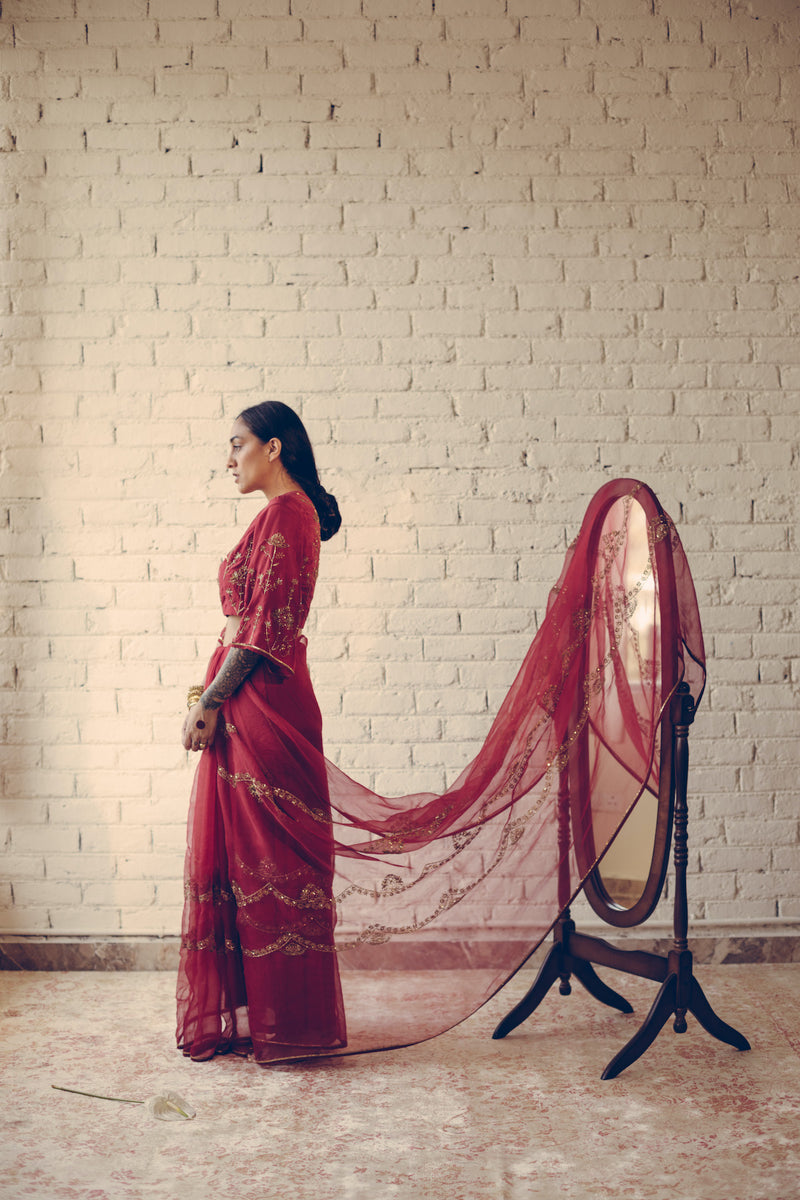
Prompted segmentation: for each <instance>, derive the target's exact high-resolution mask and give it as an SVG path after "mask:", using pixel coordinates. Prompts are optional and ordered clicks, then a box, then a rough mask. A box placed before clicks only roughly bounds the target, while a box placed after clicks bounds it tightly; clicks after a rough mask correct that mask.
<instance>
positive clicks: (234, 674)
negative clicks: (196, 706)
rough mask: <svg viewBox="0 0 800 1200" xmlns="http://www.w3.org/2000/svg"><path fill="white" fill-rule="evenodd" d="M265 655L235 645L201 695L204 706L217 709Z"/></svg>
mask: <svg viewBox="0 0 800 1200" xmlns="http://www.w3.org/2000/svg"><path fill="white" fill-rule="evenodd" d="M259 661H263V655H262V654H258V653H257V652H256V651H255V650H242V649H241V648H240V647H239V646H234V648H233V649H232V650H230V651H229V653H228V657H227V658H226V659H225V662H224V663H223V664H222V666H221V667H220V669H219V671H218V672H217V674H216V676H215V677H214V679H213V680H212V682H211V683H210V684H209V685H208V687H207V688H206V690H205V691H204V692H203V694H202V696H201V697H200V703H201V704H202V706H203V708H206V709H208V708H211V709H217V708H219V707H220V705H222V704H224V703H225V701H226V700H227V699H228V698H229V697H230V696H232V695H233V693H234V692H235V691H236V689H237V688H238V687H240V686H241V684H243V683H244V681H245V679H246V678H247V676H248V675H249V674H250V672H251V671H252V670H253V667H255V665H256V663H257V662H259Z"/></svg>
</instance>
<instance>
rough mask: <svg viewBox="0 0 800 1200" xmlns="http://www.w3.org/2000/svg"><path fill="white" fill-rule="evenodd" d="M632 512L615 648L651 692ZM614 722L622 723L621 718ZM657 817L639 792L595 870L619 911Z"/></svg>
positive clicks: (641, 528) (650, 644)
mask: <svg viewBox="0 0 800 1200" xmlns="http://www.w3.org/2000/svg"><path fill="white" fill-rule="evenodd" d="M635 508H636V513H635V515H634V516H633V518H632V525H631V538H630V542H629V545H630V553H629V555H628V558H627V561H626V564H625V576H624V587H625V591H626V593H627V595H628V597H629V598H630V602H631V611H630V615H629V617H628V620H627V622H626V624H625V629H624V633H623V640H622V645H621V647H620V649H621V653H622V654H623V655H624V657H625V667H626V671H627V674H628V678H629V680H630V682H631V687H632V688H637V687H638V688H641V689H644V690H646V691H647V692H651V689H652V687H653V682H654V681H653V678H652V674H653V665H654V661H655V662H656V664H657V661H658V659H657V656H655V659H654V647H655V646H656V645H657V643H656V637H657V634H658V629H657V620H658V615H657V606H656V596H655V588H654V583H653V571H652V566H651V561H650V544H649V539H648V530H647V521H646V518H645V514H644V510H643V509H642V508H641V506H640V505H638V504H637V505H635ZM656 682H658V681H657V680H656ZM619 718H620V720H621V719H622V714H621V713H620V714H619ZM615 768H616V769H617V770H619V767H618V766H617V765H616V764H614V763H610V762H608V761H607V762H606V764H605V769H606V771H607V772H608V773H609V774H613V772H614V770H615ZM609 783H611V781H610V780H609ZM657 817H658V797H657V796H655V795H653V794H652V793H650V792H645V793H644V794H643V795H642V796H641V797H640V799H639V801H638V803H637V804H636V806H635V807H634V809H633V811H632V812H631V814H630V816H629V817H628V819H627V821H626V822H625V824H624V825H623V827H622V829H621V831H620V833H619V834H618V836H617V838H616V839H615V841H614V843H613V845H612V846H611V848H610V849H609V850H608V852H607V854H606V855H605V857H604V859H603V861H602V863H601V864H600V866H599V867H598V875H599V877H600V881H601V883H602V885H603V888H604V890H605V892H606V894H607V896H608V898H609V900H611V902H612V903H613V904H615V905H617V906H618V907H620V908H632V907H633V906H634V905H635V904H636V902H637V901H638V900H639V898H640V897H641V895H642V892H643V891H644V886H645V884H646V882H647V879H648V876H649V874H650V867H651V864H652V860H653V848H654V845H655V836H656V821H657Z"/></svg>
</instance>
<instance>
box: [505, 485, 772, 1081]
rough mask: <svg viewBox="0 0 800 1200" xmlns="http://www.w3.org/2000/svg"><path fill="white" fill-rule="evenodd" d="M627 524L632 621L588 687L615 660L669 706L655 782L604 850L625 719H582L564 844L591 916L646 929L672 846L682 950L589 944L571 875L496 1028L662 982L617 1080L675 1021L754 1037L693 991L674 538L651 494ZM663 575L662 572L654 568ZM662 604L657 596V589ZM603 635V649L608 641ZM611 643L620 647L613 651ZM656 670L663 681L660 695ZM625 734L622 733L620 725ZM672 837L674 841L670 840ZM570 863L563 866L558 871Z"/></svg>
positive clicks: (562, 793) (685, 692)
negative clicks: (536, 960) (535, 968)
mask: <svg viewBox="0 0 800 1200" xmlns="http://www.w3.org/2000/svg"><path fill="white" fill-rule="evenodd" d="M630 503H632V504H634V505H635V506H636V510H635V511H634V512H633V513H632V514H631V519H630V530H631V534H630V537H629V541H628V552H627V559H626V563H625V576H624V581H623V587H622V593H623V596H624V603H625V606H626V612H625V619H624V621H621V622H620V626H619V628H618V629H615V630H612V631H611V632H608V631H607V632H606V633H605V634H604V633H603V632H602V631H601V633H600V634H599V638H600V642H601V644H596V643H593V642H592V641H587V643H586V645H585V647H584V649H583V651H582V653H583V654H584V655H585V664H584V669H585V676H586V678H587V679H589V678H591V675H592V672H593V671H595V672H596V670H597V664H598V663H602V662H603V660H604V657H605V658H606V659H607V657H608V655H609V654H612V655H613V654H617V655H620V656H622V658H623V659H624V666H625V677H626V681H628V684H629V686H630V688H632V689H636V688H641V689H643V690H644V691H646V692H647V694H648V695H650V694H653V695H658V696H663V697H665V698H666V700H665V703H664V708H663V712H662V713H661V716H660V722H659V726H658V728H659V737H658V740H657V744H656V746H655V749H654V756H653V771H652V778H651V780H649V781H648V782H647V783H646V785H645V787H644V788H643V790H642V793H641V795H640V796H639V798H638V800H637V802H636V804H635V805H634V807H633V808H632V810H631V812H630V814H629V815H628V817H627V819H626V820H625V822H624V824H623V825H622V826H621V828H620V829H619V831H618V832H617V833H616V836H614V838H613V841H612V842H611V844H610V846H608V848H607V849H606V851H605V853H604V854H603V855H602V856H600V855H599V853H598V847H600V848H602V847H606V845H607V843H608V839H609V830H610V825H609V821H610V816H609V812H608V811H607V810H610V809H611V808H612V807H613V804H612V800H613V798H614V796H615V790H616V782H617V780H620V779H621V778H622V777H623V776H624V775H625V772H626V769H627V768H626V764H625V759H624V754H620V752H619V749H618V743H619V742H624V739H622V738H620V739H617V738H616V737H615V736H614V733H615V724H617V723H619V722H622V721H623V720H624V717H623V713H622V710H621V707H620V706H616V707H615V703H614V697H613V695H612V696H611V697H610V698H609V701H608V703H606V705H605V707H604V710H603V720H602V722H598V721H592V720H588V721H586V720H583V721H580V720H578V719H577V718H576V720H575V734H574V738H575V741H576V746H575V752H573V753H571V754H570V756H569V760H568V763H567V764H566V766H565V768H564V770H563V771H562V775H561V779H560V787H559V840H560V844H561V845H562V846H564V847H567V846H572V847H573V848H574V853H575V856H576V858H577V862H578V867H579V870H580V875H581V877H582V878H583V880H584V882H583V892H584V894H585V896H586V898H587V900H588V901H589V903H590V905H591V906H592V908H593V909H594V911H595V913H597V915H598V916H599V917H601V918H602V920H603V921H605V922H606V923H607V924H608V925H609V926H612V927H614V926H616V927H618V928H619V927H632V926H637V925H641V924H642V922H644V921H646V920H647V918H648V917H649V916H650V915H651V914H652V912H653V910H654V909H655V907H656V905H657V903H658V901H659V899H660V898H661V894H662V891H663V889H664V882H665V879H666V875H667V868H668V865H669V855H670V846H671V843H672V842H673V841H674V881H673V900H674V906H673V918H674V943H673V949H672V950H671V951H670V952H669V954H668V955H666V956H664V955H657V954H651V953H648V952H645V951H631V950H623V949H620V948H618V947H615V946H613V945H611V944H609V943H608V942H606V941H604V940H603V939H601V938H596V937H592V936H588V935H585V934H581V933H579V932H578V931H577V930H576V927H575V923H574V921H573V920H572V918H571V916H570V910H569V903H570V898H571V897H570V894H569V888H570V884H569V873H568V871H567V870H566V868H565V870H564V888H563V893H562V894H560V896H559V904H560V906H561V916H560V917H559V919H558V921H557V922H556V924H555V926H554V929H553V945H552V948H551V950H550V952H549V954H548V956H547V958H546V960H545V962H544V965H543V966H542V968H541V970H540V971H539V974H538V976H537V978H536V980H535V982H534V984H533V986H532V987H531V988H530V990H529V991H528V993H527V995H526V996H525V997H524V998H523V999H522V1000H521V1001H520V1002H519V1004H517V1005H516V1007H515V1008H514V1009H513V1010H512V1011H511V1012H510V1013H509V1014H508V1015H507V1016H506V1017H505V1018H504V1019H503V1020H502V1021H501V1022H500V1024H499V1025H498V1027H497V1029H496V1030H495V1032H494V1037H496V1038H501V1037H505V1036H506V1034H508V1033H510V1032H511V1030H512V1029H515V1028H516V1027H517V1026H518V1025H519V1024H521V1022H522V1021H524V1020H525V1019H526V1018H527V1017H529V1016H530V1015H531V1014H532V1013H533V1011H534V1009H535V1008H536V1007H537V1006H538V1004H539V1003H540V1002H541V1000H542V999H543V997H544V996H545V995H546V993H547V992H548V991H549V989H550V988H551V987H552V985H553V984H554V983H555V982H556V981H557V980H558V981H560V983H559V990H560V992H561V993H562V994H568V993H569V991H570V990H571V988H570V977H571V976H572V975H574V976H575V977H576V978H577V979H578V980H579V981H580V982H581V983H582V984H583V986H584V987H585V988H586V989H587V990H588V991H589V992H590V993H591V994H592V995H593V996H595V997H596V998H597V999H598V1000H600V1001H601V1002H602V1003H604V1004H608V1005H610V1006H611V1007H613V1008H616V1009H619V1010H620V1011H621V1012H627V1013H629V1012H632V1011H633V1010H632V1008H631V1006H630V1004H629V1003H628V1002H627V1000H625V999H624V998H623V997H622V996H621V995H619V993H617V992H615V991H614V990H613V989H612V988H610V987H608V985H607V984H606V983H604V982H603V980H601V979H600V977H599V975H598V974H597V972H596V971H595V970H594V967H593V966H592V964H593V963H594V964H597V965H601V966H607V967H613V968H615V969H616V970H619V971H624V972H627V973H629V974H633V975H638V976H643V977H645V978H648V979H652V980H654V981H656V982H658V983H660V984H661V988H660V990H659V992H658V995H657V997H656V999H655V1001H654V1003H653V1005H652V1007H651V1009H650V1012H649V1013H648V1015H647V1017H646V1019H645V1021H644V1023H643V1024H642V1026H641V1027H640V1029H639V1030H638V1032H637V1033H636V1034H635V1035H634V1036H633V1037H632V1038H631V1040H630V1041H629V1042H628V1043H627V1045H625V1046H624V1047H623V1049H622V1050H620V1052H619V1053H618V1054H617V1055H615V1057H614V1058H613V1059H612V1060H611V1062H610V1063H609V1064H608V1066H607V1067H606V1069H605V1071H604V1072H603V1075H602V1078H603V1079H612V1078H614V1077H615V1076H616V1075H619V1073H620V1072H621V1071H623V1070H624V1069H625V1068H626V1067H627V1066H629V1065H630V1064H631V1063H632V1062H635V1061H636V1059H638V1058H639V1057H640V1056H641V1055H642V1054H643V1053H644V1051H645V1050H646V1049H647V1047H648V1046H649V1045H650V1044H651V1043H652V1041H653V1040H654V1039H655V1037H656V1036H657V1034H658V1032H659V1031H660V1029H661V1028H662V1027H663V1026H664V1024H665V1023H666V1022H667V1020H668V1019H669V1018H670V1017H671V1016H672V1017H674V1020H673V1028H674V1029H675V1031H676V1032H677V1033H682V1032H684V1031H685V1030H686V1014H687V1012H691V1013H692V1014H693V1015H694V1016H695V1017H696V1018H697V1020H698V1021H699V1022H700V1024H701V1025H702V1026H703V1028H704V1029H706V1030H707V1031H708V1032H709V1033H710V1034H712V1035H713V1036H714V1037H716V1038H718V1039H719V1040H720V1041H723V1042H727V1043H728V1044H729V1045H732V1046H735V1047H736V1048H737V1049H739V1050H747V1049H749V1043H748V1042H747V1039H746V1038H744V1037H743V1036H742V1034H740V1033H738V1032H737V1030H735V1029H733V1028H732V1027H731V1026H730V1025H726V1024H725V1022H724V1021H722V1020H720V1018H719V1017H718V1016H717V1015H716V1013H714V1011H713V1010H712V1008H711V1006H710V1005H709V1003H708V1001H707V1000H706V997H705V995H704V993H703V991H702V988H701V987H700V985H699V983H698V982H697V980H696V978H695V976H694V971H693V965H692V955H691V952H690V950H689V948H688V943H687V933H688V905H687V896H686V865H687V860H688V854H687V839H688V829H687V825H688V809H687V780H688V733H689V726H690V725H691V723H692V721H693V720H694V699H693V697H692V695H691V694H690V690H689V687H688V685H687V684H686V683H682V682H679V678H680V656H679V654H678V646H677V636H676V630H675V629H674V628H672V619H671V618H670V615H669V614H670V613H673V612H674V611H675V604H674V603H673V602H672V599H673V597H672V596H669V595H665V594H664V589H670V588H671V589H672V591H673V594H674V590H675V575H674V566H673V560H672V557H671V554H670V546H669V538H670V530H671V524H670V522H669V520H668V518H666V517H665V516H664V514H663V512H662V510H661V509H660V506H658V507H655V506H657V503H658V502H657V501H656V500H655V497H654V496H653V494H652V493H651V492H650V491H649V489H643V490H642V492H641V493H640V500H637V499H635V498H634V499H632V500H630ZM604 536H605V537H608V536H609V532H608V531H606V532H605V534H604V532H603V529H602V527H600V528H599V529H598V534H597V538H598V545H597V547H596V550H597V555H598V560H599V559H600V558H601V556H602V539H603V537H604ZM654 564H655V565H657V567H658V569H657V571H654V570H653V566H654ZM656 578H657V580H658V587H659V588H660V589H661V591H662V594H661V595H660V596H656V592H655V584H654V579H656ZM604 637H605V639H606V640H605V642H603V641H602V639H603V638H604ZM612 642H613V645H610V643H612ZM653 672H656V673H657V675H658V677H657V679H656V680H655V683H656V684H657V685H658V686H657V687H653V683H654V680H653ZM620 731H621V727H620ZM673 834H674V837H673ZM565 861H566V856H565V857H564V858H563V859H562V862H565Z"/></svg>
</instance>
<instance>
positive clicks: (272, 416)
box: [239, 400, 342, 542]
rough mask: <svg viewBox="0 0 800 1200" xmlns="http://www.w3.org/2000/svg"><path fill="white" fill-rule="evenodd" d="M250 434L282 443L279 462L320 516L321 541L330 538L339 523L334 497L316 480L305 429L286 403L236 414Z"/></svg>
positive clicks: (275, 402) (257, 406)
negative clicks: (274, 439) (275, 439)
mask: <svg viewBox="0 0 800 1200" xmlns="http://www.w3.org/2000/svg"><path fill="white" fill-rule="evenodd" d="M239 420H240V421H244V423H245V425H246V426H247V428H248V429H249V430H250V432H251V433H253V434H255V436H256V437H257V438H258V439H259V441H261V442H268V441H270V439H271V438H277V439H278V441H279V442H280V444H281V462H282V463H283V466H284V468H285V469H286V470H287V471H288V473H289V474H290V475H291V477H292V479H293V480H294V481H295V483H297V484H299V485H300V487H301V488H302V489H303V491H304V492H305V493H306V495H307V496H308V498H309V500H310V501H311V503H312V504H313V505H314V508H315V509H316V510H317V516H318V517H319V531H320V537H321V538H322V540H323V542H327V541H328V539H329V538H332V537H333V535H334V534H335V533H336V531H337V529H338V528H339V526H340V525H341V523H342V518H341V515H340V513H339V505H338V504H337V503H336V497H335V496H332V495H331V494H330V492H326V491H325V489H324V487H323V486H322V484H321V483H320V481H319V475H318V474H317V464H316V462H315V461H314V451H313V450H312V448H311V442H310V441H309V438H308V434H307V433H306V427H305V425H304V424H303V422H302V421H301V420H300V418H299V417H298V415H297V413H296V412H294V410H293V409H291V408H289V405H288V404H281V402H280V400H265V401H264V403H263V404H254V405H253V407H252V408H246V409H245V410H244V412H240V413H239Z"/></svg>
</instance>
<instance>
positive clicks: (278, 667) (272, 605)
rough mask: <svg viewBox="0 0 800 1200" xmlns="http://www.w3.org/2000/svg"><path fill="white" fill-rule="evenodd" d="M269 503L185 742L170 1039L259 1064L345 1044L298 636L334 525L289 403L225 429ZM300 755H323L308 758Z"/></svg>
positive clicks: (233, 462) (244, 477)
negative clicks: (186, 795)
mask: <svg viewBox="0 0 800 1200" xmlns="http://www.w3.org/2000/svg"><path fill="white" fill-rule="evenodd" d="M227 466H228V469H229V470H230V471H231V473H232V475H233V478H234V479H235V481H236V484H237V487H238V490H239V492H240V494H241V495H249V494H250V493H252V492H257V491H262V492H263V493H264V495H265V496H266V499H267V505H266V507H265V508H263V509H262V510H261V512H259V514H258V515H257V516H256V518H255V520H254V521H253V522H252V524H251V525H250V527H249V528H248V529H247V531H246V533H245V534H244V536H243V537H242V538H241V540H240V541H239V542H238V543H237V544H236V546H234V548H233V550H231V552H230V553H229V554H228V555H226V557H225V558H224V559H223V560H222V564H221V566H220V570H219V589H220V599H221V602H222V611H223V614H224V616H225V617H226V618H227V621H226V625H225V628H224V629H223V631H222V634H221V636H220V639H219V644H218V646H217V649H216V650H215V652H214V654H213V655H212V657H211V661H210V662H209V665H208V670H207V673H206V678H205V684H204V686H203V687H200V686H198V687H196V688H193V689H192V690H191V691H190V693H189V704H190V708H189V713H188V715H187V717H186V720H185V721H184V724H183V735H182V736H183V745H184V746H185V748H186V749H187V750H195V751H202V756H201V759H200V763H199V765H198V769H197V773H196V777H195V782H194V788H193V792H192V801H191V809H190V815H189V830H188V848H187V853H186V870H185V882H184V892H185V907H184V917H183V930H182V941H181V963H180V970H179V976H178V1045H179V1047H180V1048H181V1049H182V1050H183V1052H184V1054H186V1055H188V1056H190V1057H191V1058H193V1059H206V1058H210V1057H212V1056H213V1055H214V1054H220V1053H227V1052H230V1051H233V1052H234V1053H238V1054H247V1053H250V1052H251V1051H252V1052H253V1054H254V1056H255V1058H256V1060H257V1061H260V1062H269V1061H271V1060H273V1059H275V1058H286V1057H287V1056H289V1057H291V1056H296V1055H298V1054H302V1053H303V1052H304V1051H305V1052H310V1053H314V1052H315V1051H316V1052H317V1053H319V1052H320V1051H321V1050H324V1049H329V1050H334V1049H336V1048H339V1049H341V1048H342V1047H344V1046H345V1045H346V1034H345V1021H344V1006H343V1002H342V994H341V987H340V983H339V974H338V968H337V961H336V953H335V949H334V943H333V929H334V923H335V907H334V903H333V897H332V880H333V840H332V836H331V818H330V802H329V798H328V787H327V780H326V777H325V771H324V760H323V759H322V721H321V716H320V711H319V707H318V705H317V702H316V699H315V696H314V692H313V689H312V686H311V679H310V676H309V672H308V667H307V664H306V639H305V638H304V637H303V636H302V632H301V631H302V629H303V625H304V623H305V621H306V617H307V615H308V610H309V607H310V604H311V599H312V596H313V594H314V585H315V583H316V578H317V570H318V565H319V551H320V540H321V539H322V540H327V539H328V538H331V537H332V536H333V535H334V534H335V533H336V531H337V530H338V528H339V526H340V524H341V517H340V515H339V509H338V505H337V503H336V500H335V499H334V497H333V496H331V495H330V494H329V493H328V492H326V491H325V490H324V489H323V488H322V486H321V484H320V482H319V476H318V474H317V468H316V464H315V461H314V453H313V450H312V448H311V443H310V441H309V438H308V434H307V433H306V430H305V428H304V426H303V423H302V422H301V420H300V418H299V417H298V416H297V415H296V414H295V413H294V412H293V411H292V410H291V409H290V408H288V407H287V406H286V405H285V404H281V403H279V402H276V401H269V402H267V403H264V404H259V405H256V406H255V407H253V408H248V409H246V410H245V411H244V412H242V413H241V414H240V415H239V417H237V419H236V421H235V422H234V425H233V428H232V431H231V438H230V455H229V457H228V463H227ZM309 747H313V748H314V751H315V752H316V753H313V754H309Z"/></svg>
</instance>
